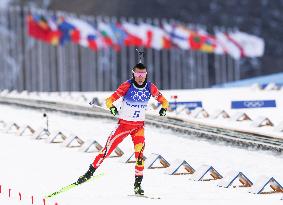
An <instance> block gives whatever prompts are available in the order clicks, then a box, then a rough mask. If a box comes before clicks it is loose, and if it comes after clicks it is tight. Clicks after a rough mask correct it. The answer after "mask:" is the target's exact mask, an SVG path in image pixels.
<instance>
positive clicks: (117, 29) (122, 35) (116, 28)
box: [110, 22, 128, 47]
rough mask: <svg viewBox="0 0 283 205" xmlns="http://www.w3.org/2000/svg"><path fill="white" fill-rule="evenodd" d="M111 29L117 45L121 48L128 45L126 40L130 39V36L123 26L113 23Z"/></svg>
mask: <svg viewBox="0 0 283 205" xmlns="http://www.w3.org/2000/svg"><path fill="white" fill-rule="evenodd" d="M110 26H111V29H112V31H113V33H114V35H115V37H116V40H117V44H118V45H119V46H120V47H121V46H123V45H125V44H126V42H125V40H126V39H127V38H128V34H127V32H126V31H125V29H124V28H123V26H122V24H121V23H119V22H117V23H111V24H110Z"/></svg>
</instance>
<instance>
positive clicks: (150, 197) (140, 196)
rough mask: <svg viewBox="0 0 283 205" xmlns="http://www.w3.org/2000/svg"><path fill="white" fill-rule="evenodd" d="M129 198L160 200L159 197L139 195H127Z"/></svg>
mask: <svg viewBox="0 0 283 205" xmlns="http://www.w3.org/2000/svg"><path fill="white" fill-rule="evenodd" d="M128 196H130V197H138V198H146V199H161V198H160V197H159V196H149V195H140V194H129V195H128Z"/></svg>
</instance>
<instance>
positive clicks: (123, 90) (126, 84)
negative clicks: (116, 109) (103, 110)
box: [106, 81, 131, 108]
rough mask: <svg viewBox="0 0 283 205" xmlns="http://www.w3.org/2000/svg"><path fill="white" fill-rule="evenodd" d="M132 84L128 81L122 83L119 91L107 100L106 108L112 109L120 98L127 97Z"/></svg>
mask: <svg viewBox="0 0 283 205" xmlns="http://www.w3.org/2000/svg"><path fill="white" fill-rule="evenodd" d="M130 86H131V84H130V83H129V82H128V81H126V82H124V83H122V84H121V85H120V86H119V87H118V88H117V90H116V91H115V92H114V93H113V94H112V95H111V96H110V97H109V98H107V99H106V106H107V107H108V108H110V107H112V106H113V105H112V103H113V102H115V101H116V100H118V99H119V98H120V97H122V96H124V95H126V93H127V91H128V90H129V88H130Z"/></svg>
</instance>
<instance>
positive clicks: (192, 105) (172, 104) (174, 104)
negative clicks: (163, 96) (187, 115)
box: [169, 101, 202, 110]
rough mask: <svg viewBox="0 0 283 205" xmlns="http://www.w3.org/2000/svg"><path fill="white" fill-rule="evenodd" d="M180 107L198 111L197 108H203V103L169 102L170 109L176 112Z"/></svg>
mask: <svg viewBox="0 0 283 205" xmlns="http://www.w3.org/2000/svg"><path fill="white" fill-rule="evenodd" d="M180 105H185V107H186V108H187V109H189V110H193V109H196V108H197V107H202V102H201V101H190V102H188V101H187V102H186V101H183V102H169V107H170V109H171V110H175V109H176V108H177V107H178V106H180Z"/></svg>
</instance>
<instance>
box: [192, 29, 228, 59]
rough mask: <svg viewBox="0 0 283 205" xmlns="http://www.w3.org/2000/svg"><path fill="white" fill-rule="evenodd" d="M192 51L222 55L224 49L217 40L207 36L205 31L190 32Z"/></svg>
mask: <svg viewBox="0 0 283 205" xmlns="http://www.w3.org/2000/svg"><path fill="white" fill-rule="evenodd" d="M189 39H190V47H191V49H192V50H199V51H202V52H206V53H216V54H223V53H224V49H223V48H222V46H221V44H220V43H219V42H218V41H217V39H216V38H215V37H214V36H213V35H210V34H208V33H207V32H206V31H205V30H203V29H201V30H198V31H192V32H191V35H190V37H189Z"/></svg>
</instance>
